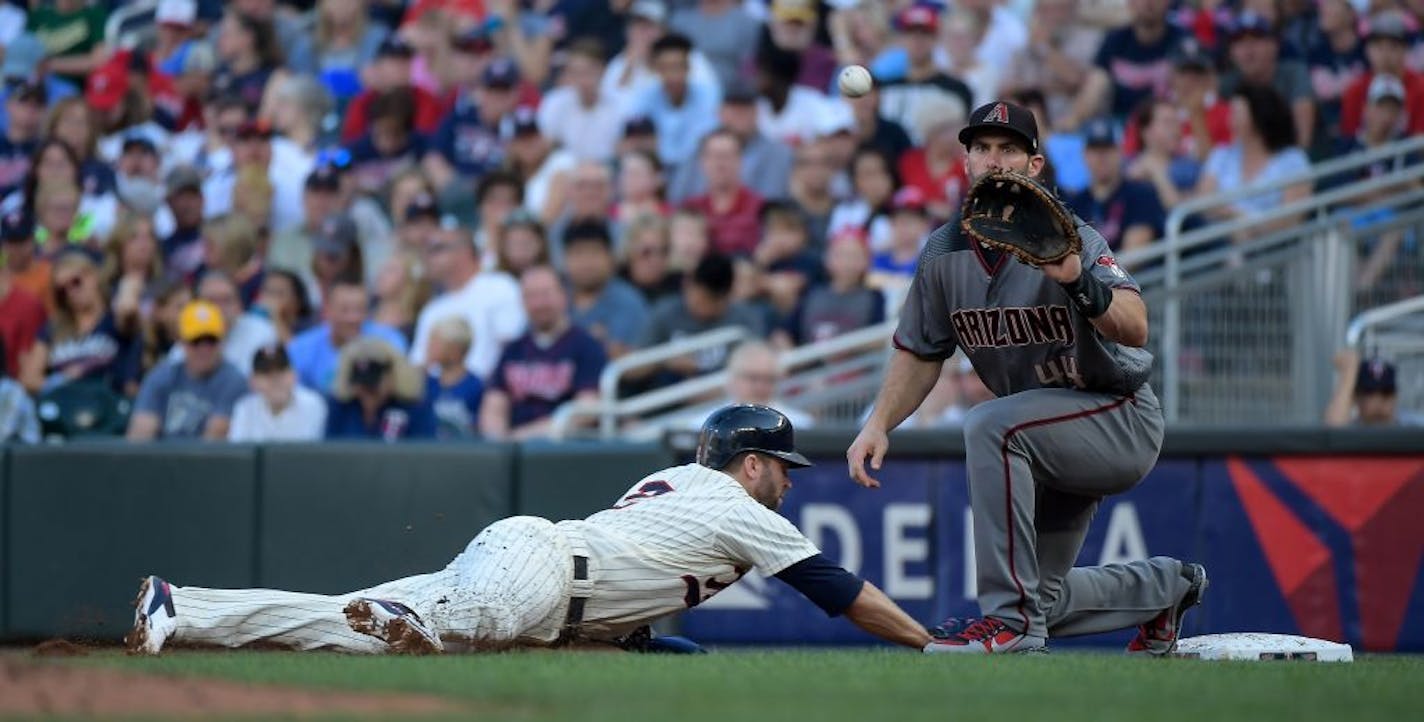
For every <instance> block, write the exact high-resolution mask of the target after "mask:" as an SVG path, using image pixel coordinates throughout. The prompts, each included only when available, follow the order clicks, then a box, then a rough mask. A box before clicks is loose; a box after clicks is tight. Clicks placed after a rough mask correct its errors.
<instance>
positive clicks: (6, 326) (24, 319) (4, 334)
mask: <svg viewBox="0 0 1424 722" xmlns="http://www.w3.org/2000/svg"><path fill="white" fill-rule="evenodd" d="M18 213H19V212H18V211H17V212H16V214H18ZM16 222H18V219H16V220H15V221H11V220H9V218H8V216H7V217H5V218H0V224H3V225H4V226H5V227H6V228H5V230H7V231H8V230H9V228H8V227H9V225H10V224H11V223H16ZM5 245H6V246H9V245H10V244H9V243H6V244H5ZM7 250H8V248H7ZM44 323H45V307H44V303H43V302H41V301H40V298H39V297H38V296H35V295H34V294H32V293H30V292H29V291H27V290H25V289H23V288H21V287H20V286H19V285H17V284H15V282H14V275H13V274H12V273H11V272H10V270H9V269H8V268H5V267H3V266H0V345H3V347H4V349H5V353H3V354H0V376H4V377H9V378H15V377H16V376H18V375H19V373H20V358H21V357H22V356H23V355H24V354H26V353H28V352H29V350H30V346H32V345H34V343H35V338H37V337H38V336H39V333H40V329H42V328H44Z"/></svg>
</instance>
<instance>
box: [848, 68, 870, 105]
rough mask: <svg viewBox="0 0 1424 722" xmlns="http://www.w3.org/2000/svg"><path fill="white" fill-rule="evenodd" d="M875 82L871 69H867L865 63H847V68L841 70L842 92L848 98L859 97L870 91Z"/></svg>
mask: <svg viewBox="0 0 1424 722" xmlns="http://www.w3.org/2000/svg"><path fill="white" fill-rule="evenodd" d="M874 84H875V81H874V80H873V79H872V78H871V77H870V71H869V70H866V69H865V66H864V65H847V66H846V68H845V70H842V71H841V77H840V86H841V94H842V95H844V96H846V97H847V98H859V97H860V96H862V95H865V94H866V93H869V92H870V88H871V86H872V85H874Z"/></svg>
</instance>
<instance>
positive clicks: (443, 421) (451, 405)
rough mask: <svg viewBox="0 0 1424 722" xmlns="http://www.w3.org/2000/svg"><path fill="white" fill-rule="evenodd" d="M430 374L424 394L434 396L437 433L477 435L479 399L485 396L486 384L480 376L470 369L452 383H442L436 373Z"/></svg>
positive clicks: (456, 436) (459, 436)
mask: <svg viewBox="0 0 1424 722" xmlns="http://www.w3.org/2000/svg"><path fill="white" fill-rule="evenodd" d="M428 378H429V381H428V383H427V384H426V386H425V397H426V398H428V399H434V404H432V406H433V407H434V410H435V424H436V430H435V435H436V437H438V438H441V439H469V438H473V437H475V436H478V435H479V428H480V427H479V421H480V402H481V401H483V400H484V397H485V385H484V383H482V382H481V381H480V377H478V376H476V375H474V374H472V373H469V372H468V371H467V372H465V375H464V376H463V377H462V378H461V379H460V380H459V381H456V382H455V383H454V385H451V386H445V385H443V384H441V383H440V377H439V376H438V375H436V374H431V375H430V376H429V377H428Z"/></svg>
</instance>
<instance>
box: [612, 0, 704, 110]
mask: <svg viewBox="0 0 1424 722" xmlns="http://www.w3.org/2000/svg"><path fill="white" fill-rule="evenodd" d="M627 17H628V22H627V26H626V27H627V45H625V46H624V48H623V52H621V53H618V54H617V55H615V56H613V59H612V60H610V61H608V68H607V69H606V70H604V71H603V80H602V82H601V83H600V88H601V89H602V92H601V95H603V96H604V97H607V98H611V99H613V100H614V101H615V102H616V103H617V105H618V107H619V108H620V109H622V111H623V113H624V114H625V115H628V114H630V113H636V108H637V107H638V105H639V103H640V102H641V98H642V97H643V95H644V94H646V93H647V92H648V91H650V90H651V89H653V88H655V87H657V85H658V83H659V82H660V81H659V77H658V76H659V73H658V72H657V70H656V69H655V68H654V56H655V55H656V54H655V53H654V52H653V45H654V43H656V42H657V41H658V40H659V39H660V38H662V37H663V35H664V34H665V33H666V32H667V28H666V26H667V6H666V5H664V4H663V2H662V0H633V1H632V2H631V3H629V5H628V16H627ZM687 61H688V62H687V65H688V69H687V76H688V77H687V80H688V82H690V83H691V84H693V85H696V86H705V87H712V88H719V87H721V81H720V80H719V79H718V77H717V71H715V70H714V69H713V68H712V63H711V62H709V61H708V60H707V56H705V55H703V54H702V53H701V52H700V51H698V50H696V49H693V48H691V47H690V43H689V49H688V51H687Z"/></svg>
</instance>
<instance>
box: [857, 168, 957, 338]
mask: <svg viewBox="0 0 1424 722" xmlns="http://www.w3.org/2000/svg"><path fill="white" fill-rule="evenodd" d="M955 217H956V219H957V218H958V215H957V213H956V216H955ZM931 230H934V225H933V224H932V223H931V222H930V216H929V209H928V207H927V206H926V204H925V197H924V194H922V193H920V191H919V189H917V188H915V187H914V186H906V187H905V188H901V189H900V190H899V191H898V192H896V193H895V197H894V198H893V199H891V201H890V243H889V244H888V245H887V246H886V247H885V250H882V251H877V252H876V253H874V254H872V255H871V257H870V275H869V276H868V277H867V279H866V285H867V286H868V287H870V288H876V289H879V290H880V291H881V292H882V293H884V294H885V296H886V299H887V300H888V301H889V306H887V311H889V312H890V313H894V312H896V311H898V310H899V308H900V302H901V301H903V300H904V298H905V292H906V291H908V290H909V288H910V281H913V280H914V278H915V269H916V268H918V267H919V261H920V250H921V249H923V248H924V247H925V242H926V239H928V238H929V234H930V231H931ZM847 234H849V235H850V236H851V237H853V238H855V239H857V240H859V241H860V242H861V243H864V242H865V234H863V233H858V232H855V231H854V230H853V229H852V230H851V231H848V232H847Z"/></svg>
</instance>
